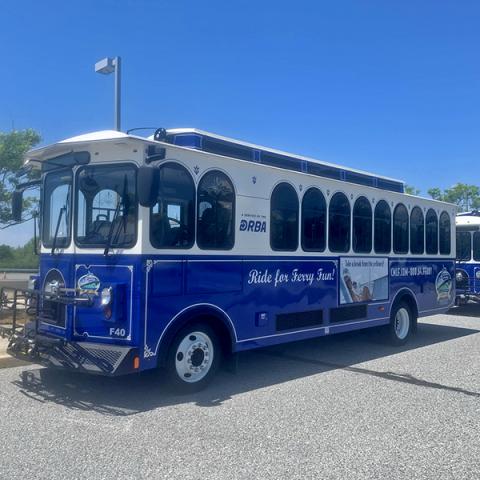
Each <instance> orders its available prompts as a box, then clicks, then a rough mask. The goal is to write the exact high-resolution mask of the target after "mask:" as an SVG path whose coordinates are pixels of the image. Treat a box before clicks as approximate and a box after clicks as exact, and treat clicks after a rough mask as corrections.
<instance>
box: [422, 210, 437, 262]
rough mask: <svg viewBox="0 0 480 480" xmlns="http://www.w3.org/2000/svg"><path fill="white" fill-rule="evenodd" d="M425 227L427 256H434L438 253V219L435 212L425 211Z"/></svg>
mask: <svg viewBox="0 0 480 480" xmlns="http://www.w3.org/2000/svg"><path fill="white" fill-rule="evenodd" d="M425 227H426V235H425V237H426V242H427V245H426V246H427V254H429V255H436V254H437V253H438V218H437V214H436V213H435V210H433V209H432V208H430V209H429V210H428V211H427V217H426V221H425Z"/></svg>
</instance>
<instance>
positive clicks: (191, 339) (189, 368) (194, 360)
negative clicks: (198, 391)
mask: <svg viewBox="0 0 480 480" xmlns="http://www.w3.org/2000/svg"><path fill="white" fill-rule="evenodd" d="M213 355H214V351H213V343H212V340H211V339H210V337H209V336H208V335H207V334H206V333H204V332H192V333H189V334H188V335H187V336H186V337H185V338H184V339H183V340H182V341H181V342H180V345H179V346H178V348H177V352H176V355H175V368H176V370H177V374H178V376H179V377H180V378H181V379H182V380H183V381H184V382H188V383H195V382H199V381H200V380H201V379H202V378H203V377H205V375H207V373H208V372H209V371H210V368H211V367H212V363H213Z"/></svg>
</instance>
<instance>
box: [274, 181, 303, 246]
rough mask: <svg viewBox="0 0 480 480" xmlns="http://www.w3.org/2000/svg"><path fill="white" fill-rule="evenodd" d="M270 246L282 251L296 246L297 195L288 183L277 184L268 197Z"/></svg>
mask: <svg viewBox="0 0 480 480" xmlns="http://www.w3.org/2000/svg"><path fill="white" fill-rule="evenodd" d="M270 246H271V247H272V250H283V251H294V250H296V249H297V248H298V197H297V192H295V189H294V188H293V187H292V186H291V185H290V184H288V183H280V184H278V185H277V186H276V187H275V189H274V190H273V192H272V197H271V199H270Z"/></svg>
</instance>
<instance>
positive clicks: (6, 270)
mask: <svg viewBox="0 0 480 480" xmlns="http://www.w3.org/2000/svg"><path fill="white" fill-rule="evenodd" d="M0 273H32V274H38V273H39V272H38V269H34V268H2V267H0Z"/></svg>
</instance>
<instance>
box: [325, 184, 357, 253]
mask: <svg viewBox="0 0 480 480" xmlns="http://www.w3.org/2000/svg"><path fill="white" fill-rule="evenodd" d="M337 193H341V194H343V195H344V196H345V198H346V199H347V202H348V206H349V216H350V222H349V224H350V226H349V229H350V230H349V239H348V250H346V251H343V250H341V251H340V250H332V249H331V248H330V205H331V203H332V198H333V197H334V196H335V195H336V194H337ZM349 195H352V192H350V194H348V193H347V192H344V191H343V190H335V191H333V192H330V196H329V199H328V204H327V245H328V251H329V252H330V253H334V254H346V253H352V252H353V251H352V227H353V224H352V221H353V220H352V210H353V208H352V202H351V198H350V197H349Z"/></svg>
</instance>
